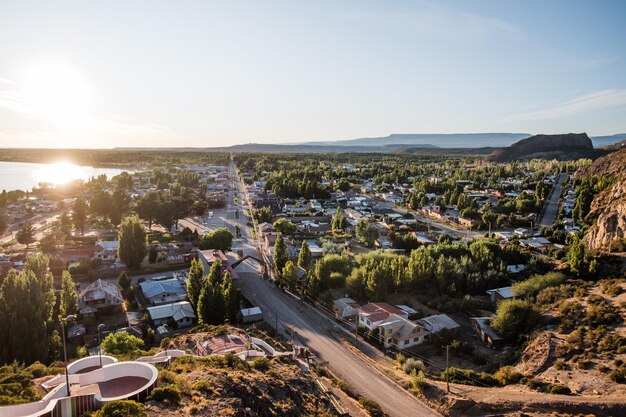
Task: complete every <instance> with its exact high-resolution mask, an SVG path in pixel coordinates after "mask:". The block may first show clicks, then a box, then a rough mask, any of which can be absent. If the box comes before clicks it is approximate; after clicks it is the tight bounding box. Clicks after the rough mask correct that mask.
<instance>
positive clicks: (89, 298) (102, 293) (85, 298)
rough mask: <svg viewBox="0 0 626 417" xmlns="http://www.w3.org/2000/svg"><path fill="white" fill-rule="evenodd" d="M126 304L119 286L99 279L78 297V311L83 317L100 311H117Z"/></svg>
mask: <svg viewBox="0 0 626 417" xmlns="http://www.w3.org/2000/svg"><path fill="white" fill-rule="evenodd" d="M122 304H124V297H122V291H121V290H120V287H119V286H118V285H117V284H113V283H110V282H107V281H102V280H101V279H98V280H97V281H95V282H93V283H91V284H90V285H89V286H88V287H87V288H85V289H84V290H82V291H81V292H80V294H79V295H78V311H79V312H80V314H81V315H85V316H87V315H93V314H95V313H96V312H97V311H99V310H107V311H108V310H116V309H117V308H121V306H122Z"/></svg>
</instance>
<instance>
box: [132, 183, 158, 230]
mask: <svg viewBox="0 0 626 417" xmlns="http://www.w3.org/2000/svg"><path fill="white" fill-rule="evenodd" d="M158 204H159V194H158V193H157V192H156V191H151V192H149V193H148V194H146V195H144V196H143V197H142V198H141V199H140V200H139V201H138V202H137V214H138V215H139V217H140V218H141V219H143V220H145V221H147V222H148V229H150V230H152V222H153V221H154V217H155V215H156V211H157V207H158Z"/></svg>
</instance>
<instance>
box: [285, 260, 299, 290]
mask: <svg viewBox="0 0 626 417" xmlns="http://www.w3.org/2000/svg"><path fill="white" fill-rule="evenodd" d="M282 280H283V283H284V284H285V285H287V288H289V289H290V290H292V291H293V290H295V289H296V285H297V283H298V271H297V270H296V266H295V265H294V264H293V262H292V261H291V260H289V261H287V263H286V264H285V266H284V267H283V271H282Z"/></svg>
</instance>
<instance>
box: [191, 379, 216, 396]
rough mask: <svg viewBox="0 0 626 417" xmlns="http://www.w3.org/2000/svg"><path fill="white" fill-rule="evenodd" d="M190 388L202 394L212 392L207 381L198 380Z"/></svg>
mask: <svg viewBox="0 0 626 417" xmlns="http://www.w3.org/2000/svg"><path fill="white" fill-rule="evenodd" d="M192 388H193V389H194V390H196V391H200V392H202V393H204V394H209V393H211V392H213V388H212V387H211V385H209V383H208V382H207V381H198V382H196V383H195V384H193V386H192Z"/></svg>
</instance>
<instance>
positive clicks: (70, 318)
mask: <svg viewBox="0 0 626 417" xmlns="http://www.w3.org/2000/svg"><path fill="white" fill-rule="evenodd" d="M75 320H76V316H75V315H74V314H70V315H69V316H67V317H65V318H64V319H61V331H62V332H63V358H64V359H65V386H66V387H67V396H68V397H69V396H70V374H69V371H68V369H67V348H66V346H65V344H66V343H65V325H66V324H67V323H70V322H73V321H75Z"/></svg>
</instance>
